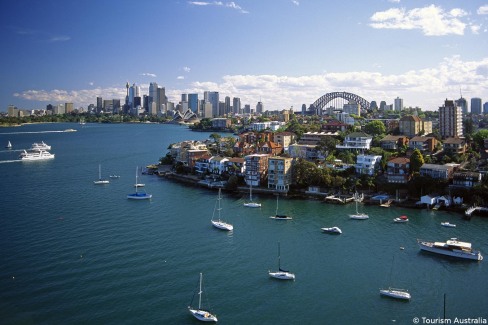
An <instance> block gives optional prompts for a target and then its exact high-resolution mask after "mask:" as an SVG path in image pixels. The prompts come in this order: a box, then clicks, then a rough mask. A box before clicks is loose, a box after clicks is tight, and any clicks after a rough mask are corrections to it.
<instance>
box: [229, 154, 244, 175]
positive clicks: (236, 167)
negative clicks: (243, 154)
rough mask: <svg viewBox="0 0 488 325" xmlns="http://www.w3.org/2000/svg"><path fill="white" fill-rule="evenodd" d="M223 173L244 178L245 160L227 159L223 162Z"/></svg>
mask: <svg viewBox="0 0 488 325" xmlns="http://www.w3.org/2000/svg"><path fill="white" fill-rule="evenodd" d="M225 171H226V172H227V173H228V174H229V175H236V176H244V173H245V171H246V160H245V159H244V158H229V160H228V161H227V162H225Z"/></svg>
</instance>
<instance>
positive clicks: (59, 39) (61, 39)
mask: <svg viewBox="0 0 488 325" xmlns="http://www.w3.org/2000/svg"><path fill="white" fill-rule="evenodd" d="M70 39H71V37H69V36H63V35H61V36H52V37H51V38H50V39H49V42H66V41H69V40H70Z"/></svg>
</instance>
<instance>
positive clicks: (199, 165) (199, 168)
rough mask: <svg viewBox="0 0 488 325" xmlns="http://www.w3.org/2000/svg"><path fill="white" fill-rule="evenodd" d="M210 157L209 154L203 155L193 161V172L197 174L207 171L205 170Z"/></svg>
mask: <svg viewBox="0 0 488 325" xmlns="http://www.w3.org/2000/svg"><path fill="white" fill-rule="evenodd" d="M211 158H212V156H211V155H205V156H203V157H200V159H198V160H197V161H196V162H195V172H196V173H197V174H205V173H207V171H208V170H209V166H210V159H211Z"/></svg>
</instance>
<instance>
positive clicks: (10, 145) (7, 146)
mask: <svg viewBox="0 0 488 325" xmlns="http://www.w3.org/2000/svg"><path fill="white" fill-rule="evenodd" d="M5 148H7V149H12V144H11V143H10V141H9V142H8V143H7V145H6V146H5Z"/></svg>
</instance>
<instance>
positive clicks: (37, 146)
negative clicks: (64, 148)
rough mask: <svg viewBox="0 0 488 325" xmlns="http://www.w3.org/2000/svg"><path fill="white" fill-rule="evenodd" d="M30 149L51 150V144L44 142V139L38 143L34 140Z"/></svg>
mask: <svg viewBox="0 0 488 325" xmlns="http://www.w3.org/2000/svg"><path fill="white" fill-rule="evenodd" d="M31 150H37V151H39V150H44V151H46V150H51V146H50V145H47V144H46V143H44V141H41V142H40V143H39V142H34V143H33V144H32V147H31Z"/></svg>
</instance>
